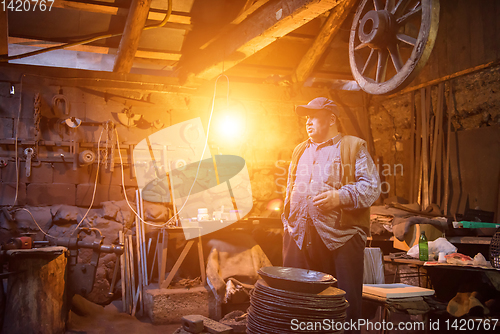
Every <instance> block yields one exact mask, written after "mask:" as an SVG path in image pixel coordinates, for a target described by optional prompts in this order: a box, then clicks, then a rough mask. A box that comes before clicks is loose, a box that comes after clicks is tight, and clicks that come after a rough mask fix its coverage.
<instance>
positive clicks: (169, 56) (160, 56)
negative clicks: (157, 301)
mask: <svg viewBox="0 0 500 334" xmlns="http://www.w3.org/2000/svg"><path fill="white" fill-rule="evenodd" d="M9 44H14V45H25V46H33V47H39V48H47V47H51V46H55V45H59V44H61V43H56V42H49V41H41V40H36V39H27V38H18V37H9ZM65 50H71V51H81V52H91V53H99V54H116V53H117V50H118V49H116V48H108V47H104V46H94V45H88V44H85V45H75V46H72V47H69V48H67V49H65ZM135 56H136V57H137V58H146V59H156V60H173V61H177V60H179V59H180V57H181V55H180V53H169V52H157V51H145V50H137V51H136V52H135Z"/></svg>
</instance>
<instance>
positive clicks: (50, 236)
mask: <svg viewBox="0 0 500 334" xmlns="http://www.w3.org/2000/svg"><path fill="white" fill-rule="evenodd" d="M21 210H23V211H26V212H28V213H29V214H30V216H31V219H33V222H34V223H35V224H36V226H37V227H38V229H39V230H40V232H42V233H43V234H45V235H46V236H47V237H49V238H52V239H57V237H54V236H52V235H50V234H48V233H47V232H45V231H44V230H43V229H42V228H41V227H40V225H38V223H37V221H36V219H35V217H33V214H32V213H31V211H30V210H28V209H26V208H19V209H17V210H16V211H21Z"/></svg>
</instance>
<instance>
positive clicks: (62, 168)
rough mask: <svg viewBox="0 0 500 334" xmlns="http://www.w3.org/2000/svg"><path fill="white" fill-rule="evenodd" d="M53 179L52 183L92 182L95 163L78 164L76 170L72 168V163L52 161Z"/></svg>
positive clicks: (93, 180) (95, 169)
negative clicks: (87, 164)
mask: <svg viewBox="0 0 500 334" xmlns="http://www.w3.org/2000/svg"><path fill="white" fill-rule="evenodd" d="M52 165H53V166H54V167H53V170H54V171H53V173H54V175H53V180H54V183H72V184H82V183H92V184H93V183H94V182H95V174H96V172H97V168H96V167H97V165H95V164H92V165H89V166H78V168H77V170H73V164H65V163H53V164H52Z"/></svg>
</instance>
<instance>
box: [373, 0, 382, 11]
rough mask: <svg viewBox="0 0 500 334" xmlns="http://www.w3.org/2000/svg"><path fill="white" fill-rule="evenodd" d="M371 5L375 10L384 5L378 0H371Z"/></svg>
mask: <svg viewBox="0 0 500 334" xmlns="http://www.w3.org/2000/svg"><path fill="white" fill-rule="evenodd" d="M373 7H375V10H382V9H384V7H383V6H382V5H381V4H380V0H373Z"/></svg>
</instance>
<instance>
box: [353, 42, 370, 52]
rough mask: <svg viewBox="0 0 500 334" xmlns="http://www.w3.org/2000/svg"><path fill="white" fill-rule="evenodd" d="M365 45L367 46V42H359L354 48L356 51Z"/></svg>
mask: <svg viewBox="0 0 500 334" xmlns="http://www.w3.org/2000/svg"><path fill="white" fill-rule="evenodd" d="M367 46H368V44H365V43H361V44H359V45H358V46H356V47H355V48H354V50H356V51H357V50H361V49H364V48H366V47H367Z"/></svg>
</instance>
